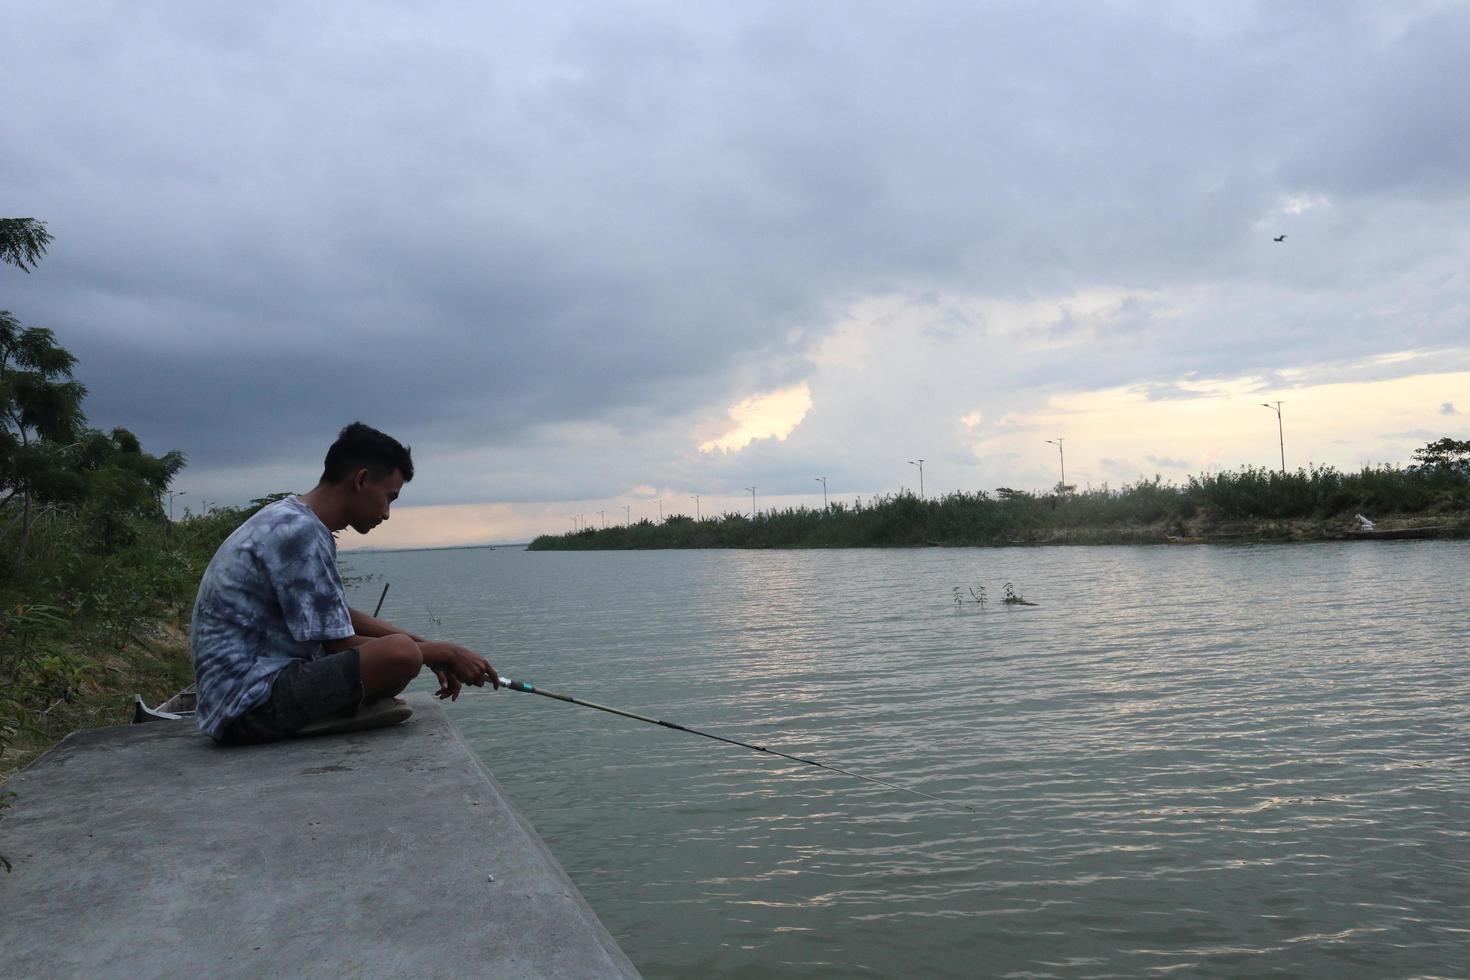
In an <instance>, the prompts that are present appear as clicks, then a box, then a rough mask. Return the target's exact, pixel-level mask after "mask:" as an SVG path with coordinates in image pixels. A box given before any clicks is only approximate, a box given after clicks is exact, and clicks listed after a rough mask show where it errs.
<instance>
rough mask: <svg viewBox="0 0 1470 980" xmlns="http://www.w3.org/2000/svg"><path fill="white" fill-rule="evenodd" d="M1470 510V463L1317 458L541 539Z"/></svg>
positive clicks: (1150, 523) (569, 545) (572, 545)
mask: <svg viewBox="0 0 1470 980" xmlns="http://www.w3.org/2000/svg"><path fill="white" fill-rule="evenodd" d="M1467 510H1470V467H1467V466H1465V465H1460V463H1459V461H1458V458H1457V461H1456V462H1454V463H1452V464H1441V465H1421V466H1414V467H1409V468H1406V469H1400V468H1398V467H1393V466H1378V467H1365V468H1364V469H1363V470H1362V471H1360V472H1358V473H1342V472H1340V471H1338V470H1337V469H1335V468H1333V467H1330V466H1321V467H1319V466H1312V467H1308V468H1306V469H1301V470H1297V471H1296V472H1294V473H1282V472H1280V471H1277V470H1267V469H1264V468H1260V467H1244V468H1242V469H1239V470H1234V471H1229V472H1224V473H1212V474H1204V475H1201V476H1194V477H1190V478H1189V480H1188V482H1187V483H1186V484H1185V485H1183V486H1177V485H1175V484H1172V483H1166V482H1164V481H1163V480H1162V479H1160V478H1159V477H1154V478H1153V479H1152V480H1140V481H1139V482H1137V483H1134V484H1131V485H1125V486H1124V487H1123V488H1122V489H1120V490H1112V489H1109V488H1108V487H1106V486H1103V487H1099V488H1096V489H1089V490H1085V491H1082V492H1080V493H1062V494H1046V495H1037V494H1032V493H1027V492H1025V491H1020V490H1014V489H1011V488H1007V487H1002V488H1000V489H999V490H997V491H996V492H995V494H994V495H992V494H990V493H987V492H985V491H983V490H981V491H974V492H958V493H952V494H947V495H945V496H943V497H938V498H933V499H928V500H921V499H920V498H918V497H917V496H915V495H914V494H912V493H908V492H904V493H899V494H895V495H893V496H881V497H876V498H874V499H873V500H871V501H870V502H869V503H868V504H866V505H863V504H860V503H854V504H853V505H851V506H849V505H846V504H843V503H834V504H831V505H830V506H829V507H827V508H826V510H819V509H812V508H807V507H799V508H787V509H784V510H774V509H773V510H768V511H764V512H761V513H759V514H756V515H755V516H754V517H752V516H750V515H747V514H725V515H724V516H723V517H719V518H706V519H704V520H702V521H694V520H691V519H690V518H688V517H684V516H682V515H680V516H678V517H671V518H669V519H668V520H666V521H665V522H664V523H662V524H655V523H653V522H652V521H649V520H643V521H639V522H638V523H637V524H634V525H633V526H631V527H627V528H624V527H610V528H607V529H605V530H593V529H590V528H589V529H586V530H581V531H577V532H573V533H569V534H561V535H543V536H541V537H539V538H537V539H536V540H534V541H532V542H531V545H530V547H531V549H532V550H593V549H618V548H791V547H802V548H824V547H829V548H830V547H846V548H862V547H905V546H915V545H924V544H941V545H995V544H1009V543H1025V542H1031V541H1040V540H1047V539H1048V538H1049V536H1050V535H1052V534H1054V533H1059V532H1066V533H1067V534H1068V536H1069V538H1071V539H1078V538H1079V537H1080V538H1082V539H1086V540H1095V541H1098V542H1103V541H1109V540H1117V541H1136V540H1148V539H1149V535H1148V534H1144V533H1142V531H1141V529H1144V528H1154V529H1156V530H1155V533H1154V535H1153V536H1154V539H1157V538H1158V537H1159V536H1161V535H1162V534H1163V533H1166V532H1167V533H1182V532H1183V529H1184V527H1185V524H1186V523H1187V522H1197V521H1199V520H1204V521H1206V522H1210V521H1242V520H1265V521H1287V520H1301V519H1313V520H1329V519H1332V518H1335V517H1344V516H1346V517H1349V518H1350V517H1351V516H1352V515H1353V514H1355V513H1368V514H1379V515H1382V514H1386V513H1395V514H1421V513H1426V512H1449V511H1453V512H1458V513H1464V512H1466V511H1467Z"/></svg>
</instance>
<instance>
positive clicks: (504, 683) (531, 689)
mask: <svg viewBox="0 0 1470 980" xmlns="http://www.w3.org/2000/svg"><path fill="white" fill-rule="evenodd" d="M500 686H501V687H508V688H510V689H511V690H512V691H520V692H521V693H523V694H539V695H541V696H542V697H543V698H554V699H555V700H557V701H565V702H566V703H567V704H575V705H579V706H581V707H583V708H595V709H597V710H598V711H606V712H607V713H608V714H612V715H621V716H622V717H624V718H631V719H633V720H634V721H641V722H646V723H647V724H650V725H660V726H662V727H664V728H672V729H673V730H674V731H676V732H688V733H689V734H691V735H703V736H704V737H705V738H712V739H714V740H715V741H716V742H726V743H728V744H730V745H738V746H740V747H741V748H745V749H754V750H755V751H757V752H765V753H766V754H768V755H779V756H780V757H781V758H783V759H790V760H791V761H792V762H801V763H804V764H806V765H808V766H816V767H817V768H819V769H826V770H828V771H830V772H837V773H841V774H842V775H844V776H852V777H853V778H854V779H862V780H866V781H867V782H870V783H877V784H878V785H879V786H887V787H888V788H889V789H896V790H898V791H899V792H900V793H908V794H909V795H910V796H922V797H923V798H924V799H926V800H933V801H934V802H935V803H940V804H943V805H944V806H947V807H951V808H958V807H964V809H966V810H969V811H970V812H971V813H974V812H975V808H974V807H972V806H970V805H969V804H967V803H955V802H953V801H951V800H945V799H941V798H940V797H938V796H930V795H929V794H928V793H921V792H919V791H918V790H916V789H909V788H908V787H907V786H900V785H898V784H897V783H890V782H889V781H888V780H886V779H879V778H877V777H876V776H864V775H863V774H862V773H860V772H853V771H852V770H851V769H839V768H838V767H836V766H829V765H828V764H827V763H825V762H818V761H817V760H816V759H803V758H802V757H801V756H799V755H788V754H786V753H785V752H779V751H777V750H776V749H773V748H768V747H767V746H764V745H752V744H751V743H750V742H742V741H740V740H739V739H738V738H726V737H725V736H724V735H715V734H713V733H712V732H702V731H700V730H699V729H697V728H688V727H685V726H684V725H680V724H678V723H677V722H672V721H660V720H659V719H657V718H649V717H647V716H646V715H640V714H635V713H634V712H632V711H624V710H622V709H621V708H609V707H608V706H607V705H605V704H598V703H596V702H595V701H583V700H582V699H581V698H574V697H572V696H571V695H569V694H557V693H556V692H555V691H547V690H544V689H542V688H539V687H537V686H536V685H535V684H532V683H531V682H530V681H517V680H511V679H510V678H509V677H501V678H500Z"/></svg>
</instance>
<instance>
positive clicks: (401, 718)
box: [296, 698, 413, 735]
mask: <svg viewBox="0 0 1470 980" xmlns="http://www.w3.org/2000/svg"><path fill="white" fill-rule="evenodd" d="M412 715H413V709H412V708H410V707H409V706H408V704H407V703H406V702H404V701H403V700H401V699H400V698H380V699H378V700H377V701H371V702H368V703H367V704H364V705H361V706H359V707H357V708H355V709H353V710H351V711H344V712H340V713H338V714H335V715H327V716H326V717H325V718H318V719H317V720H316V721H313V722H311V723H310V724H308V725H305V726H304V727H302V728H301V729H300V730H299V731H298V732H296V734H297V735H335V734H340V733H342V732H360V731H364V730H366V729H369V728H386V727H388V726H389V725H397V724H400V723H401V722H405V721H407V720H408V719H409V718H410V717H411V716H412Z"/></svg>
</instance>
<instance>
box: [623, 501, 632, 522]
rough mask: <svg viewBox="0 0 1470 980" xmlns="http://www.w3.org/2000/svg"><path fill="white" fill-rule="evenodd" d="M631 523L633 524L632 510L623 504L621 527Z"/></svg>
mask: <svg viewBox="0 0 1470 980" xmlns="http://www.w3.org/2000/svg"><path fill="white" fill-rule="evenodd" d="M632 523H633V508H632V507H631V506H630V505H628V504H624V505H623V527H628V526H630V525H631V524H632Z"/></svg>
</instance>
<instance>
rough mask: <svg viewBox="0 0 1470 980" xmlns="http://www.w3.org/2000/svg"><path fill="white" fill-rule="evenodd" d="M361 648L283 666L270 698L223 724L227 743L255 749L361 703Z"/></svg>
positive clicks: (224, 739) (223, 738)
mask: <svg viewBox="0 0 1470 980" xmlns="http://www.w3.org/2000/svg"><path fill="white" fill-rule="evenodd" d="M359 659H360V658H359V656H358V653H357V650H355V649H353V650H343V651H342V652H341V653H331V654H328V655H327V656H325V657H318V658H317V659H316V660H297V661H294V662H293V663H291V664H288V665H287V666H285V667H283V668H281V672H280V673H279V674H277V675H276V679H275V680H274V681H272V682H271V693H270V694H269V695H268V696H267V697H266V699H265V700H264V701H262V702H260V704H257V705H256V706H255V707H253V708H251V709H250V710H249V711H247V712H245V713H244V714H243V715H241V716H240V717H238V718H236V719H235V720H234V721H232V722H230V723H229V724H228V725H227V726H225V730H224V731H223V732H221V733H220V739H219V740H220V741H221V742H224V743H225V744H226V745H254V744H256V743H258V742H273V741H275V740H276V739H281V738H289V737H290V736H291V735H294V734H296V733H297V732H298V731H300V730H301V729H302V728H303V727H305V726H306V725H309V724H310V723H312V722H314V721H316V720H317V719H318V718H325V717H326V716H327V715H333V714H336V713H337V712H339V711H346V710H348V709H349V708H355V707H357V706H358V705H359V704H361V703H362V696H363V691H362V667H361V664H360V663H359Z"/></svg>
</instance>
